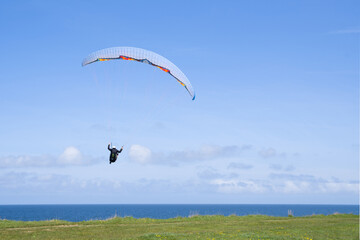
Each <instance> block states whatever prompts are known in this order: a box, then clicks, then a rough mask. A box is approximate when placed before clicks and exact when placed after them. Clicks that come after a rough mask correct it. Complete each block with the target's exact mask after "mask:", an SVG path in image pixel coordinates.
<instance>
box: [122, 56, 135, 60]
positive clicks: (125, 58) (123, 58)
mask: <svg viewBox="0 0 360 240" xmlns="http://www.w3.org/2000/svg"><path fill="white" fill-rule="evenodd" d="M120 58H121V59H122V60H135V59H133V58H130V57H125V56H120Z"/></svg>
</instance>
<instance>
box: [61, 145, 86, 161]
mask: <svg viewBox="0 0 360 240" xmlns="http://www.w3.org/2000/svg"><path fill="white" fill-rule="evenodd" d="M82 161H83V156H82V154H81V152H80V151H79V149H77V148H75V147H67V148H66V149H65V151H64V152H63V153H62V154H61V155H60V157H59V158H58V160H57V162H58V163H59V164H64V165H79V164H81V163H82Z"/></svg>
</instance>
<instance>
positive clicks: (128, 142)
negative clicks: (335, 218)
mask: <svg viewBox="0 0 360 240" xmlns="http://www.w3.org/2000/svg"><path fill="white" fill-rule="evenodd" d="M359 5H360V4H359V2H358V1H226V2H222V3H220V2H219V1H196V2H194V1H176V2H175V1H171V2H169V1H155V2H154V1H153V2H149V1H136V2H126V1H76V2H74V1H59V2H54V1H8V2H2V3H1V7H0V32H1V33H2V34H1V38H0V49H1V54H2V58H1V60H0V61H1V65H0V82H1V85H0V86H1V87H0V114H1V115H0V116H1V117H0V126H1V127H0V146H1V147H0V195H1V198H0V204H36V203H316V204H322V203H323V204H325V203H334V204H357V203H358V201H359V162H358V161H359V33H360V26H359V17H358V16H359V9H360V8H359V7H360V6H359ZM115 46H133V47H139V48H144V49H147V50H151V51H154V52H157V53H159V54H160V55H162V56H164V57H166V58H168V59H169V60H170V61H172V62H173V63H175V64H176V65H177V66H178V67H179V68H180V69H181V70H182V71H183V72H184V73H185V74H186V75H187V77H188V78H189V80H190V81H191V83H192V85H193V87H194V89H195V92H196V94H197V97H196V100H195V101H191V98H190V97H189V96H188V94H187V92H186V91H185V89H183V88H182V87H181V86H180V85H179V84H178V83H177V82H176V81H175V80H174V79H172V78H171V76H169V75H167V74H165V73H164V72H162V71H160V70H159V69H157V68H153V67H151V66H148V65H145V64H139V63H134V62H127V61H113V62H105V63H95V64H92V65H89V66H86V67H84V68H83V67H81V62H82V59H83V58H85V57H86V56H87V55H88V54H89V53H91V52H93V51H96V50H99V49H103V48H107V47H115ZM110 141H111V142H113V143H114V144H116V145H117V146H119V145H123V144H125V150H124V152H123V153H122V154H121V155H120V156H119V159H118V161H117V162H116V164H114V165H111V166H110V165H109V164H108V154H109V153H108V151H107V149H106V145H107V143H108V142H110Z"/></svg>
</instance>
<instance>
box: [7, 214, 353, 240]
mask: <svg viewBox="0 0 360 240" xmlns="http://www.w3.org/2000/svg"><path fill="white" fill-rule="evenodd" d="M0 239H157V240H159V239H167V240H171V239H205V240H207V239H211V240H212V239H252V240H255V239H256V240H258V239H302V240H309V239H347V240H349V239H356V240H358V239H359V216H358V215H352V214H336V215H329V216H324V215H314V216H308V217H269V216H263V215H251V216H228V217H224V216H215V215H214V216H194V217H188V218H183V217H178V218H172V219H165V220H160V219H149V218H143V219H135V218H132V217H125V218H120V217H114V218H111V219H108V220H94V221H84V222H66V221H60V220H50V221H38V222H22V221H9V220H0Z"/></svg>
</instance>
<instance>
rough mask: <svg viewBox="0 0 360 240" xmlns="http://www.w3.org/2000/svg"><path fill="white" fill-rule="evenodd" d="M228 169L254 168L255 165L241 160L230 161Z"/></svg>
mask: <svg viewBox="0 0 360 240" xmlns="http://www.w3.org/2000/svg"><path fill="white" fill-rule="evenodd" d="M227 168H228V169H251V168H253V165H249V164H245V163H240V162H231V163H229V165H228V167H227Z"/></svg>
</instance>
